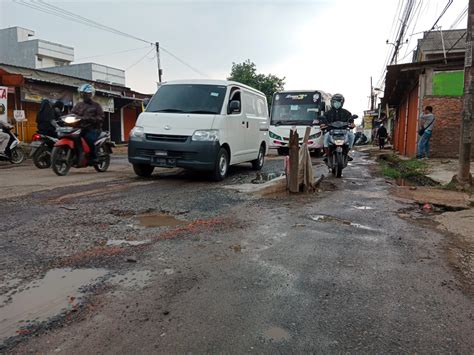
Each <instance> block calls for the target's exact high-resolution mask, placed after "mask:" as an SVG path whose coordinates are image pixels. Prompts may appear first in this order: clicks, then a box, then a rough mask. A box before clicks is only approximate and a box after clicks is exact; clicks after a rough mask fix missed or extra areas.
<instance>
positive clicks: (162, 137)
mask: <svg viewBox="0 0 474 355" xmlns="http://www.w3.org/2000/svg"><path fill="white" fill-rule="evenodd" d="M188 138H189V137H188V136H171V135H167V134H147V135H146V139H147V140H149V141H154V142H181V143H184V142H186V141H187V140H188Z"/></svg>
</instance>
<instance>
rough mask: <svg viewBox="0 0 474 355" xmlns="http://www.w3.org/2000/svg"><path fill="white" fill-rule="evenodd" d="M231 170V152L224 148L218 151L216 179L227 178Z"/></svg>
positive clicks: (215, 169) (214, 174) (214, 177)
mask: <svg viewBox="0 0 474 355" xmlns="http://www.w3.org/2000/svg"><path fill="white" fill-rule="evenodd" d="M228 171H229V153H227V150H225V149H224V148H221V149H220V150H219V153H217V158H216V163H215V167H214V173H213V179H214V181H222V180H224V179H225V178H226V176H227V173H228Z"/></svg>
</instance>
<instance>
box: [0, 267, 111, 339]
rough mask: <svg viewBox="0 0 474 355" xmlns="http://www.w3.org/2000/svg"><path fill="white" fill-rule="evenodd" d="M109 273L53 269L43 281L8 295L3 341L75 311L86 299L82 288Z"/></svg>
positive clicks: (0, 332)
mask: <svg viewBox="0 0 474 355" xmlns="http://www.w3.org/2000/svg"><path fill="white" fill-rule="evenodd" d="M106 273H107V271H106V270H104V269H79V270H72V269H53V270H50V271H48V273H47V274H46V275H45V277H44V278H43V279H41V280H36V281H33V282H30V283H29V284H28V285H26V286H24V288H22V289H20V290H17V291H18V292H17V293H14V292H15V291H13V292H11V293H10V294H7V295H6V296H4V297H3V298H2V299H1V300H0V302H1V305H0V342H3V341H5V340H6V339H7V338H9V337H12V336H15V335H18V330H19V329H20V328H22V327H25V326H28V325H31V324H34V323H39V322H43V321H46V320H48V319H49V318H51V317H54V316H56V315H59V314H60V313H61V312H63V311H65V310H68V309H69V310H70V309H74V307H76V306H77V304H78V303H80V298H81V297H82V296H84V293H83V292H81V291H80V289H81V288H82V287H84V286H86V285H89V284H91V283H94V282H95V281H96V280H97V279H98V278H99V277H101V276H104V275H105V274H106ZM13 293H14V294H13ZM10 298H11V301H10V302H8V300H10Z"/></svg>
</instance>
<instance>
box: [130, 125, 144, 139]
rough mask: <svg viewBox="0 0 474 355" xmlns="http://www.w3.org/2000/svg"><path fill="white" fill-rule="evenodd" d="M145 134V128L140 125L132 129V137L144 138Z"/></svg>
mask: <svg viewBox="0 0 474 355" xmlns="http://www.w3.org/2000/svg"><path fill="white" fill-rule="evenodd" d="M144 135H145V129H144V128H143V127H140V126H135V127H133V128H132V130H131V131H130V137H133V138H138V139H143V136H144Z"/></svg>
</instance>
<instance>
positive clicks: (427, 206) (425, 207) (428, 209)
mask: <svg viewBox="0 0 474 355" xmlns="http://www.w3.org/2000/svg"><path fill="white" fill-rule="evenodd" d="M422 209H423V211H424V212H433V205H432V204H430V203H425V204H424V205H423V207H422Z"/></svg>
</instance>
